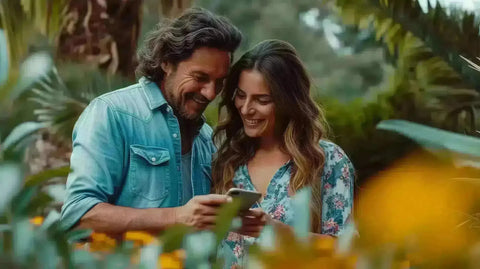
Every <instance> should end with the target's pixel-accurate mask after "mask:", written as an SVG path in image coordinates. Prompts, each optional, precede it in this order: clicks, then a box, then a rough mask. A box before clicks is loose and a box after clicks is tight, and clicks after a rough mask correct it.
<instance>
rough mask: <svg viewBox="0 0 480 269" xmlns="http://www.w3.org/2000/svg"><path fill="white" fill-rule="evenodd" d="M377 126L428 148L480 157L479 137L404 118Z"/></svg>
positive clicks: (387, 121) (383, 122)
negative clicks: (404, 119) (403, 119)
mask: <svg viewBox="0 0 480 269" xmlns="http://www.w3.org/2000/svg"><path fill="white" fill-rule="evenodd" d="M377 128H378V129H381V130H389V131H393V132H397V133H399V134H402V135H404V136H406V137H408V138H410V139H412V140H414V141H416V142H417V143H419V144H420V145H422V146H423V147H425V148H428V149H433V150H444V151H450V152H454V153H459V154H463V155H469V156H470V157H480V151H479V149H480V139H479V138H475V137H471V136H466V135H461V134H457V133H452V132H448V131H444V130H441V129H437V128H432V127H428V126H424V125H421V124H417V123H413V122H408V121H402V120H386V121H382V122H380V123H379V124H378V125H377Z"/></svg>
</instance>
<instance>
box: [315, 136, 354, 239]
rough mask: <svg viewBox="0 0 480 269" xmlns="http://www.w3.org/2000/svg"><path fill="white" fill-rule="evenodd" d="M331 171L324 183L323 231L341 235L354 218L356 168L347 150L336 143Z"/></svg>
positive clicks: (332, 153) (331, 161)
mask: <svg viewBox="0 0 480 269" xmlns="http://www.w3.org/2000/svg"><path fill="white" fill-rule="evenodd" d="M331 156H333V157H332V159H331V160H330V162H329V163H330V164H331V165H333V166H332V168H331V173H329V176H328V177H327V178H326V180H325V182H324V184H323V190H322V195H323V206H322V233H324V234H330V235H335V236H339V235H341V234H342V233H343V232H344V229H345V227H346V224H347V223H348V221H349V220H351V219H352V213H353V195H354V193H353V192H354V184H355V169H354V167H353V164H352V162H351V161H350V159H349V158H348V157H347V155H346V154H345V152H344V151H343V150H342V149H341V148H340V147H338V146H336V145H335V147H334V149H333V151H332V152H331Z"/></svg>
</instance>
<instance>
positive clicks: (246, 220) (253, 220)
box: [242, 218, 267, 226]
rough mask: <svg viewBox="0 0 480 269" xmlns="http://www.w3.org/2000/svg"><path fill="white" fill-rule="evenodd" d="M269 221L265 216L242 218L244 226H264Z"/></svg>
mask: <svg viewBox="0 0 480 269" xmlns="http://www.w3.org/2000/svg"><path fill="white" fill-rule="evenodd" d="M266 223H267V221H266V219H263V218H242V226H251V225H260V226H264V225H265V224H266Z"/></svg>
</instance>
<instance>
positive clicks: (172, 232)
mask: <svg viewBox="0 0 480 269" xmlns="http://www.w3.org/2000/svg"><path fill="white" fill-rule="evenodd" d="M191 232H193V229H192V228H191V227H188V226H185V225H175V226H172V227H170V228H168V229H167V230H165V231H164V232H163V233H162V235H161V236H160V241H161V242H162V244H163V251H164V252H172V251H174V250H176V249H179V248H181V247H182V242H183V238H184V237H185V236H186V235H187V234H189V233H191Z"/></svg>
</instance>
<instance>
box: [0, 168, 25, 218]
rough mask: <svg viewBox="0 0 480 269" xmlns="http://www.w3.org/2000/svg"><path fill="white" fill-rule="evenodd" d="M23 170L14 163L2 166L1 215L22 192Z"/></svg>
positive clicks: (0, 188) (0, 186) (0, 179)
mask: <svg viewBox="0 0 480 269" xmlns="http://www.w3.org/2000/svg"><path fill="white" fill-rule="evenodd" d="M22 177H23V175H22V170H21V167H20V165H18V164H13V163H3V164H0V190H2V195H0V213H2V212H3V210H4V209H5V207H6V206H7V205H8V204H9V203H10V202H11V200H12V198H13V197H14V196H15V195H16V194H17V193H18V192H19V191H20V188H21V186H22Z"/></svg>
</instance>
